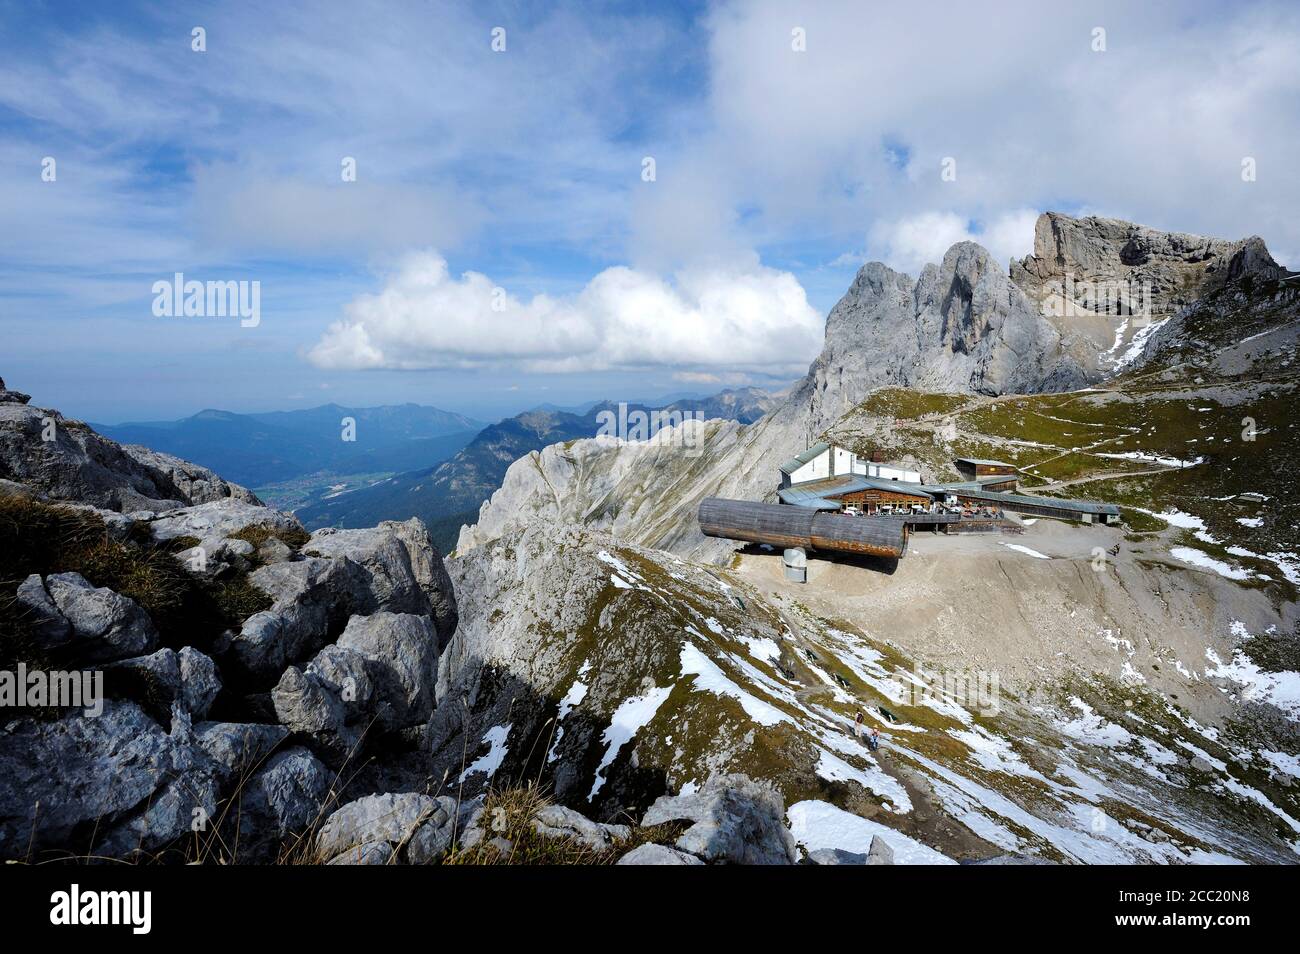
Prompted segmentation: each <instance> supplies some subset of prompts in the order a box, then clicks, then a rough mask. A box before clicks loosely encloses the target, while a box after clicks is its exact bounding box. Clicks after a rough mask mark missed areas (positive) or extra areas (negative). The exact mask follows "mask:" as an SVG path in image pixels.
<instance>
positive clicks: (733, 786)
mask: <svg viewBox="0 0 1300 954" xmlns="http://www.w3.org/2000/svg"><path fill="white" fill-rule="evenodd" d="M681 819H687V820H689V821H693V822H695V824H694V825H692V826H691V827H690V828H688V829H687V830H686V831H685V832H684V833H683V834H682V836H681V837H680V838H678V839H677V842H676V846H677V847H678V848H680V849H682V850H683V851H686V852H689V853H690V854H693V855H699V856H700V857H702V858H705V859H706V860H708V861H713V862H724V863H729V864H745V865H790V864H794V863H795V861H796V859H797V857H798V856H797V853H796V849H795V841H794V836H793V835H791V834H790V830H789V829H788V828H786V826H785V804H784V803H783V802H782V800H781V796H780V795H778V794H777V792H776V789H774V788H773V787H772V786H770V785H767V784H765V783H762V782H756V781H754V780H753V779H751V778H749V777H748V776H746V775H740V774H736V775H715V776H713V777H711V778H710V779H709V780H708V781H707V782H705V783H704V785H703V786H702V787H701V788H700V790H699V791H698V792H695V793H693V794H691V795H664V796H661V797H660V798H659V799H658V800H657V801H656V802H655V803H654V804H653V805H651V806H650V808H649V810H648V811H646V813H645V816H644V817H643V818H642V819H641V824H642V825H643V826H646V825H661V824H663V823H664V822H670V821H678V820H681Z"/></svg>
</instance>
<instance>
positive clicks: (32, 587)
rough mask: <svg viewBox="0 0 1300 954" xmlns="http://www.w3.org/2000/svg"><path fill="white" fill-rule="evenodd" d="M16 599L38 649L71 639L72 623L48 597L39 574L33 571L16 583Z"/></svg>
mask: <svg viewBox="0 0 1300 954" xmlns="http://www.w3.org/2000/svg"><path fill="white" fill-rule="evenodd" d="M17 601H18V605H19V606H20V607H21V608H22V609H23V611H24V619H25V621H26V622H27V624H28V627H29V629H30V631H31V633H32V637H33V638H34V639H35V640H36V644H37V646H38V647H39V648H40V649H54V648H57V647H59V646H63V645H65V644H66V643H68V642H69V641H70V640H71V639H72V624H71V623H69V622H68V621H67V619H66V618H65V617H64V615H63V614H62V613H60V612H59V608H58V607H57V606H55V605H54V600H52V599H50V594H49V593H48V592H47V591H46V589H45V582H44V581H43V580H42V579H41V577H40V574H38V573H33V574H32V575H31V576H29V577H27V579H25V580H23V581H22V582H21V583H20V584H18V595H17Z"/></svg>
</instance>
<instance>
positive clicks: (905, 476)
mask: <svg viewBox="0 0 1300 954" xmlns="http://www.w3.org/2000/svg"><path fill="white" fill-rule="evenodd" d="M867 476H868V477H877V478H879V479H880V480H901V481H905V482H906V483H909V484H919V483H920V482H921V472H920V471H919V470H908V469H906V468H905V467H892V466H890V465H888V464H870V463H869V464H867Z"/></svg>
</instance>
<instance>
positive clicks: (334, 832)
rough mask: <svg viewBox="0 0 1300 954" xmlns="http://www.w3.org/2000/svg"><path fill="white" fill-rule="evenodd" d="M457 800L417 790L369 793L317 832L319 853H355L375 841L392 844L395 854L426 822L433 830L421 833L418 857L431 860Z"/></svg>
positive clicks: (326, 856)
mask: <svg viewBox="0 0 1300 954" xmlns="http://www.w3.org/2000/svg"><path fill="white" fill-rule="evenodd" d="M455 811H456V803H455V800H454V799H451V798H448V797H447V796H440V797H438V798H434V797H433V796H431V795H421V794H418V793H416V792H403V793H400V794H386V795H367V796H365V797H364V798H359V799H357V800H356V801H353V802H349V803H348V804H346V805H344V806H343V807H342V808H340V809H338V810H337V811H335V812H334V813H333V814H332V815H330V816H329V818H328V819H326V821H325V824H324V825H322V826H321V829H320V831H319V832H318V833H317V835H316V853H317V855H318V856H319V857H320V858H324V859H329V860H331V863H333V859H337V858H339V857H340V856H344V855H349V854H356V853H357V849H360V848H362V847H363V846H367V845H374V844H376V843H381V844H385V845H387V846H388V847H389V851H388V854H389V856H390V857H391V858H394V859H395V858H396V857H397V856H398V854H399V852H401V851H402V850H403V849H405V848H406V847H407V845H408V843H410V842H412V840H413V838H414V836H415V835H416V833H417V830H418V829H420V828H422V827H425V826H426V825H431V826H433V832H431V833H430V834H428V835H425V836H422V838H421V841H420V845H419V848H418V849H417V857H418V858H419V860H420V861H421V862H426V861H429V860H432V859H433V858H434V857H435V856H436V855H435V852H436V853H437V854H441V852H442V851H445V850H446V846H445V845H444V846H442V847H441V850H439V845H438V842H439V838H438V837H437V832H438V831H439V830H440V829H442V828H444V827H447V823H448V822H449V820H450V819H451V818H452V817H454V815H455Z"/></svg>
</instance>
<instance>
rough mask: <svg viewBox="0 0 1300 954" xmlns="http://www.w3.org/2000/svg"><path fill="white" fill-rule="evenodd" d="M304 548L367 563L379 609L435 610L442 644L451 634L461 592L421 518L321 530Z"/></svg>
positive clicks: (432, 612)
mask: <svg viewBox="0 0 1300 954" xmlns="http://www.w3.org/2000/svg"><path fill="white" fill-rule="evenodd" d="M303 551H304V552H306V553H311V554H319V555H321V556H333V557H339V556H346V557H348V558H349V559H351V560H354V561H355V562H356V563H358V564H360V565H361V566H362V567H363V568H364V569H365V572H366V574H367V578H368V579H367V582H368V588H369V590H370V592H371V594H372V595H373V597H374V606H375V608H376V609H382V610H387V611H389V612H392V613H413V614H415V615H417V616H423V615H430V616H432V617H433V623H434V629H435V630H436V632H437V635H438V648H439V650H441V649H442V648H443V647H445V646H446V645H447V641H448V640H449V639H451V634H452V632H453V631H454V630H455V629H456V616H457V611H456V597H455V594H454V593H453V591H452V586H451V579H450V578H449V577H448V576H447V570H446V568H445V567H444V566H443V563H442V555H441V554H440V553H439V552H438V549H437V547H435V546H434V545H433V540H432V539H431V538H430V536H429V530H428V528H427V527H425V525H424V523H423V522H422V521H421V520H419V519H418V518H416V517H412V518H411V519H410V520H407V521H405V522H400V523H399V522H398V521H395V520H386V521H384V522H383V523H381V524H379V526H377V527H370V528H368V529H364V530H338V529H334V528H326V529H323V530H317V531H316V532H315V533H313V534H312V537H311V540H310V541H309V542H308V543H307V544H306V545H305V546H304V547H303Z"/></svg>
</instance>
